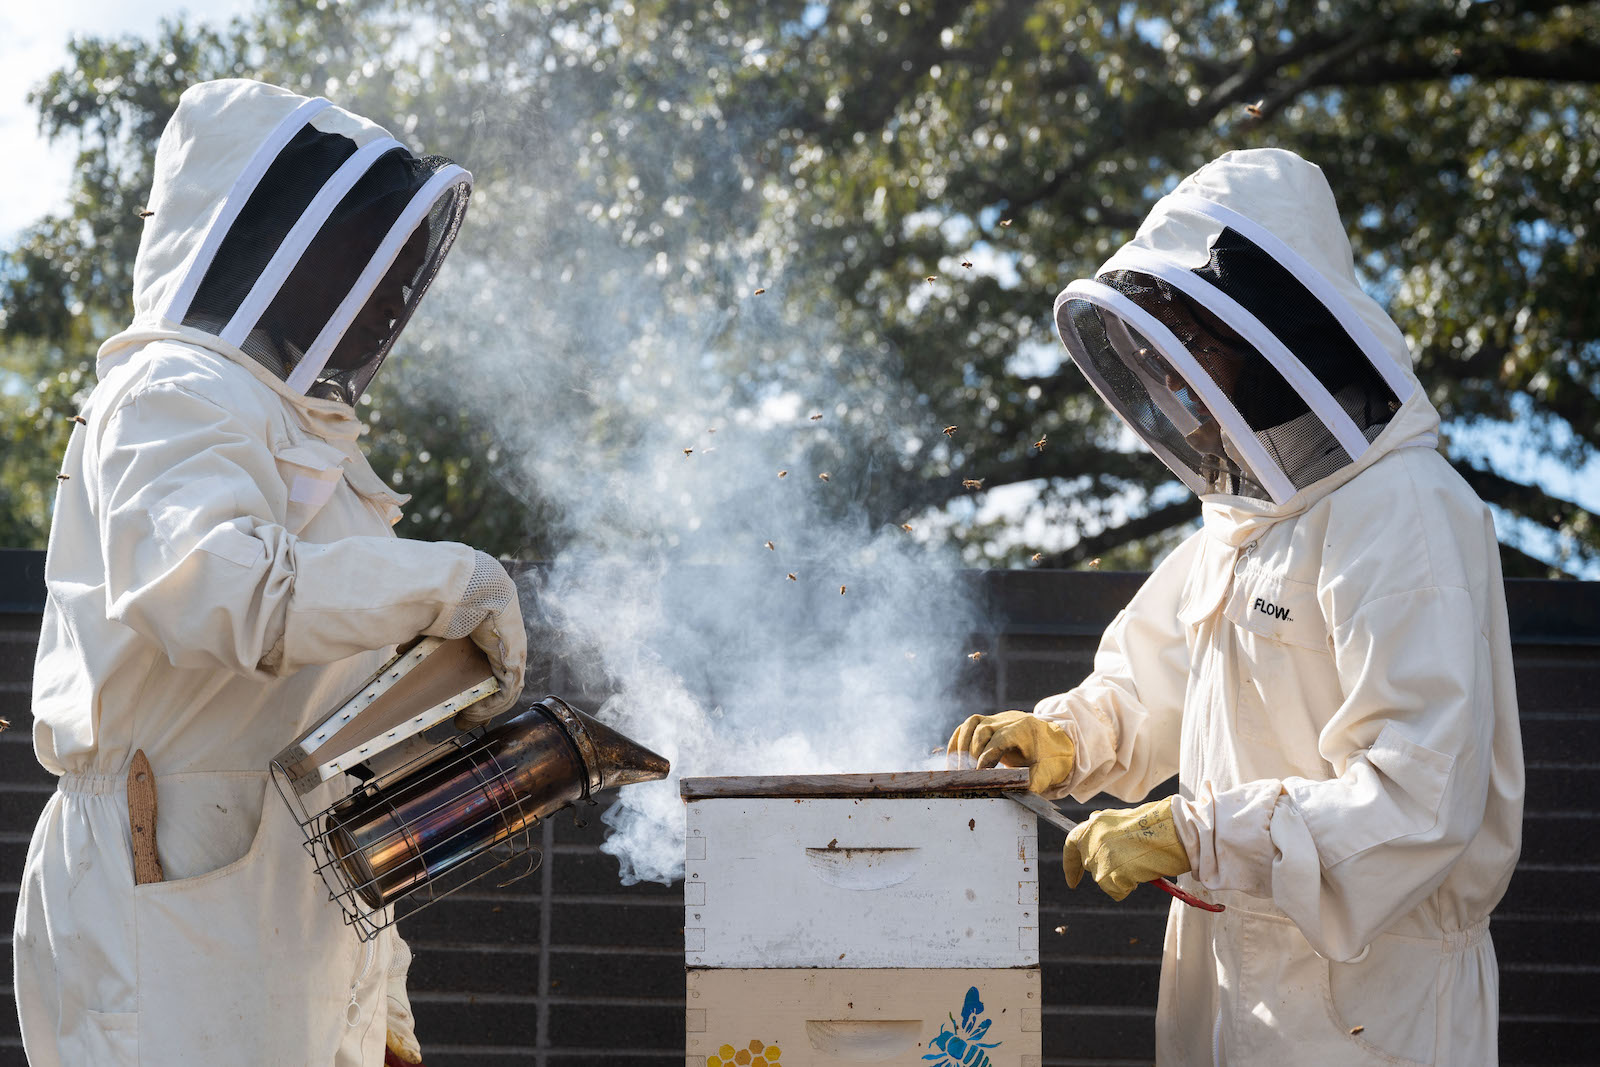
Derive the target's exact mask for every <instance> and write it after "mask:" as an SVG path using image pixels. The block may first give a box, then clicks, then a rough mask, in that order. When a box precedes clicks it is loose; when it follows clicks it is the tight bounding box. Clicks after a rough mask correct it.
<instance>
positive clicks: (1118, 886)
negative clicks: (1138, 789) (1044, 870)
mask: <svg viewBox="0 0 1600 1067" xmlns="http://www.w3.org/2000/svg"><path fill="white" fill-rule="evenodd" d="M1191 869H1193V864H1191V863H1190V862H1189V853H1188V851H1187V850H1186V849H1185V848H1184V847H1183V842H1182V841H1181V840H1179V839H1178V828H1177V826H1175V825H1174V824H1173V822H1172V798H1171V797H1165V798H1163V799H1161V800H1153V801H1151V802H1150V803H1148V804H1141V805H1139V806H1138V807H1137V808H1110V809H1108V810H1106V811H1097V812H1095V813H1094V814H1092V815H1090V816H1089V817H1088V818H1087V819H1085V820H1083V822H1081V823H1079V824H1078V828H1077V829H1076V830H1074V831H1072V833H1070V834H1068V835H1067V845H1066V847H1065V848H1064V849H1062V850H1061V870H1062V873H1063V874H1065V875H1066V876H1067V885H1069V886H1071V887H1072V888H1073V889H1076V888H1078V882H1079V881H1080V880H1081V879H1082V878H1083V872H1084V871H1088V872H1089V877H1091V878H1093V879H1094V880H1095V883H1096V884H1097V885H1099V886H1100V888H1101V889H1104V890H1105V891H1106V895H1107V896H1109V897H1110V898H1111V899H1112V900H1121V899H1123V898H1124V897H1126V896H1127V895H1128V894H1129V893H1131V892H1133V890H1134V887H1136V886H1137V885H1138V884H1139V883H1140V882H1149V881H1152V880H1154V879H1156V878H1171V877H1173V876H1174V875H1179V874H1187V873H1188V872H1189V871H1190V870H1191Z"/></svg>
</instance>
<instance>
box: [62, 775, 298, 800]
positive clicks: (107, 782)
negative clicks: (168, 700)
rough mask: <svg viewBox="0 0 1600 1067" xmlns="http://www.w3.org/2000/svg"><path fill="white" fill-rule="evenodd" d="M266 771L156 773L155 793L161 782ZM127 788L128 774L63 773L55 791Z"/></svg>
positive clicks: (102, 792) (121, 791)
mask: <svg viewBox="0 0 1600 1067" xmlns="http://www.w3.org/2000/svg"><path fill="white" fill-rule="evenodd" d="M266 776H267V772H266V771H184V772H183V773H181V774H158V775H156V786H157V793H159V792H160V785H161V783H162V782H204V781H221V780H224V779H229V778H232V779H239V778H265V777H266ZM127 790H128V775H127V772H126V771H124V772H123V773H122V774H63V775H61V776H60V777H59V778H57V779H56V792H58V793H78V794H83V795H87V796H106V795H110V794H117V795H121V794H124V793H126V792H127ZM158 802H159V801H158Z"/></svg>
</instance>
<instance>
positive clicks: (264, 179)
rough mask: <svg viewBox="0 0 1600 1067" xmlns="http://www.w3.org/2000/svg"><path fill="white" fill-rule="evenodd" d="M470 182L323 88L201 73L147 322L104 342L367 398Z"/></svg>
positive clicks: (138, 306) (171, 129) (188, 107)
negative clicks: (166, 347) (201, 354)
mask: <svg viewBox="0 0 1600 1067" xmlns="http://www.w3.org/2000/svg"><path fill="white" fill-rule="evenodd" d="M471 191H472V176H471V175H470V174H468V173H467V172H466V171H464V170H462V169H461V168H460V167H458V166H456V165H455V164H453V163H451V162H450V161H449V160H447V159H443V158H441V157H439V156H421V157H419V156H415V155H413V154H412V153H411V152H410V151H408V150H407V149H406V147H405V146H404V145H402V144H401V143H400V142H399V141H396V140H395V139H394V138H392V137H390V136H389V134H388V133H387V132H386V131H385V130H384V129H383V128H382V127H379V126H377V125H375V124H374V123H372V122H369V121H368V120H366V119H364V118H361V117H360V116H357V115H353V114H351V113H350V112H348V111H344V110H342V109H340V108H337V107H334V106H333V105H332V104H330V103H329V102H328V101H326V100H323V99H321V98H317V99H308V98H306V97H303V96H298V95H296V94H295V93H291V92H289V91H288V90H286V89H280V88H278V87H276V86H272V85H264V84H262V83H260V82H253V81H244V80H227V81H213V82H205V83H203V84H201V85H196V86H194V87H193V88H191V89H189V90H188V91H187V92H185V93H184V94H183V96H182V98H181V99H180V100H179V102H178V109H177V111H176V112H175V113H174V114H173V116H172V119H171V121H170V122H169V123H168V124H167V128H166V130H165V132H164V133H162V135H161V144H160V146H159V148H158V149H157V151H156V162H155V184H154V186H153V188H152V189H151V192H150V200H149V204H148V210H149V212H150V214H149V215H148V216H147V217H146V219H145V229H144V236H143V239H142V240H141V241H140V243H139V255H138V258H137V259H136V260H135V262H134V285H133V306H134V319H133V322H132V324H131V325H130V326H129V328H128V329H127V330H124V331H123V332H122V333H120V334H117V335H116V336H115V337H112V338H110V339H109V340H108V341H106V343H105V344H104V345H102V346H101V349H100V360H101V365H102V368H104V366H105V365H106V362H107V361H108V360H113V359H116V358H118V357H119V356H120V355H123V354H126V353H127V352H129V351H131V349H132V348H133V347H134V346H136V345H138V344H142V343H144V342H146V341H150V340H155V339H157V338H174V339H180V340H185V341H189V342H190V343H194V344H199V345H203V346H205V347H206V348H209V349H211V350H213V351H217V352H221V353H223V354H225V355H228V356H230V357H231V358H233V359H236V360H239V361H240V362H242V363H244V364H245V365H246V366H250V367H251V369H252V370H255V371H256V373H257V375H258V376H259V377H264V378H267V379H268V380H269V381H272V382H274V383H276V385H277V387H278V388H280V390H281V391H285V392H287V393H289V394H291V395H292V396H294V397H296V398H297V399H299V400H300V403H301V404H302V406H305V407H309V408H311V409H313V410H315V409H317V408H322V407H325V406H327V405H328V404H329V403H336V404H343V405H351V406H353V405H354V404H355V403H356V401H357V400H359V399H360V397H361V394H362V391H363V390H364V389H365V388H366V386H367V383H368V382H370V381H371V380H372V376H373V375H374V374H375V373H376V372H377V369H378V366H379V364H381V363H382V362H383V360H384V357H385V356H387V355H388V354H389V350H390V348H392V347H393V345H394V342H395V338H396V337H398V336H399V334H400V331H401V330H402V329H403V328H404V327H405V324H406V322H407V321H408V320H409V319H410V317H411V314H412V312H413V311H415V310H416V306H417V302H418V301H419V300H420V299H421V298H422V294H423V292H424V291H426V290H427V288H428V285H429V283H430V282H432V280H433V276H434V274H435V273H436V272H437V271H438V269H439V264H440V263H441V262H442V261H443V260H444V257H445V253H447V252H448V251H449V249H450V245H451V243H452V242H453V241H454V240H455V235H456V231H457V229H458V228H459V227H460V225H461V219H462V217H463V215H464V214H465V213H466V208H467V199H468V197H469V196H470V195H471ZM263 371H264V372H265V373H264V374H263V373H262V372H263ZM305 398H309V399H305Z"/></svg>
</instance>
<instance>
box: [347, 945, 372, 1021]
mask: <svg viewBox="0 0 1600 1067" xmlns="http://www.w3.org/2000/svg"><path fill="white" fill-rule="evenodd" d="M377 954H378V940H377V938H373V939H372V940H371V941H368V942H367V959H366V962H365V963H363V964H362V965H361V973H360V974H358V975H356V979H355V981H354V982H351V983H350V1003H348V1004H346V1005H345V1006H344V1021H345V1025H347V1026H349V1027H350V1028H351V1029H354V1028H355V1027H357V1026H360V1025H361V998H360V996H359V995H358V994H359V993H360V992H361V986H362V985H363V984H364V983H365V982H366V980H367V975H368V974H370V973H371V972H372V960H373V958H374V957H375V956H376V955H377Z"/></svg>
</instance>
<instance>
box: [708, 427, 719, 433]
mask: <svg viewBox="0 0 1600 1067" xmlns="http://www.w3.org/2000/svg"><path fill="white" fill-rule="evenodd" d="M716 432H717V428H716V427H715V426H713V427H711V429H709V430H707V431H706V433H716Z"/></svg>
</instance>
